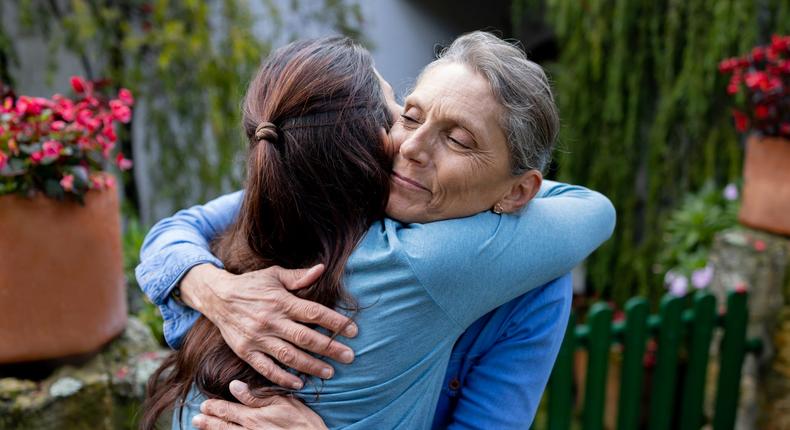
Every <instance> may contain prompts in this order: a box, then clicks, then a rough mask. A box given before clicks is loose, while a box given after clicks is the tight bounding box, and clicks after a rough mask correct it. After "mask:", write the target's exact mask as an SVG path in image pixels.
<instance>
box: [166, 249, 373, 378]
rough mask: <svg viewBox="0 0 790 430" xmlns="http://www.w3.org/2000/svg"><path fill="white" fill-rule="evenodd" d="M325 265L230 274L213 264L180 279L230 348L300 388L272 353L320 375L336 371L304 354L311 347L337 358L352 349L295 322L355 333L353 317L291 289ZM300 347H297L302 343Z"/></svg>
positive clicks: (347, 358) (349, 356)
mask: <svg viewBox="0 0 790 430" xmlns="http://www.w3.org/2000/svg"><path fill="white" fill-rule="evenodd" d="M323 271H324V266H323V265H322V264H319V265H317V266H314V267H312V268H310V269H299V270H287V269H283V268H282V267H279V266H272V267H268V268H266V269H262V270H257V271H254V272H248V273H244V274H241V275H234V274H231V273H229V272H226V271H224V270H222V269H218V268H216V267H215V266H213V265H211V264H202V265H199V266H196V267H193V268H192V269H191V270H190V271H189V272H187V275H186V276H185V277H184V279H183V280H182V281H181V287H180V288H181V295H182V298H183V299H184V301H185V302H186V303H187V305H189V306H191V307H193V308H194V309H196V310H198V311H200V312H201V313H202V314H203V315H205V316H206V317H207V318H208V319H209V320H211V322H213V323H214V325H216V326H217V327H218V328H219V330H220V332H221V333H222V337H223V339H225V342H226V343H227V344H228V346H230V348H231V349H232V350H233V352H235V353H236V355H238V356H239V358H241V359H242V360H244V361H246V362H247V363H248V364H249V365H250V366H252V367H253V368H255V370H257V371H258V372H259V373H260V374H261V375H263V376H264V377H266V378H267V379H269V380H270V381H272V382H273V383H275V384H277V385H280V386H282V387H286V388H293V389H299V388H301V387H302V385H303V383H302V381H301V379H299V378H298V377H297V376H295V375H293V374H291V373H288V372H286V371H285V370H284V369H282V368H280V367H279V366H277V365H276V364H275V363H274V361H272V359H274V360H277V361H278V362H280V363H282V364H284V365H285V366H287V367H291V368H293V369H296V370H298V371H300V372H304V373H307V374H310V375H313V376H317V377H320V378H323V379H329V378H331V377H332V376H333V375H334V369H333V368H332V367H331V366H330V365H329V364H327V363H325V362H323V361H321V360H319V359H317V358H315V357H313V356H311V355H309V354H307V353H306V352H305V351H303V350H306V351H312V352H314V353H316V354H320V355H323V356H326V357H329V358H332V359H334V360H336V361H339V362H341V363H350V362H352V361H353V360H354V352H353V351H352V350H351V349H350V348H349V347H347V346H345V345H343V344H341V343H340V342H337V341H333V340H331V339H330V338H329V337H328V336H325V335H323V334H321V333H319V332H317V331H315V330H312V329H310V328H308V327H306V326H304V325H303V324H299V323H298V322H295V321H299V322H303V323H310V324H317V325H319V326H321V327H324V328H326V329H328V330H330V331H332V332H339V331H341V330H342V335H344V336H346V337H354V336H356V334H357V326H356V325H355V324H354V323H353V322H351V320H350V319H349V318H347V317H345V316H343V315H340V314H339V313H337V312H335V311H334V310H332V309H329V308H327V307H325V306H322V305H320V304H318V303H315V302H312V301H309V300H304V299H300V298H298V297H296V296H294V295H293V294H292V293H291V292H290V291H289V290H297V289H299V288H304V287H307V286H309V285H311V284H313V283H314V282H315V281H316V280H317V279H318V277H319V276H321V273H323ZM300 348H301V349H300Z"/></svg>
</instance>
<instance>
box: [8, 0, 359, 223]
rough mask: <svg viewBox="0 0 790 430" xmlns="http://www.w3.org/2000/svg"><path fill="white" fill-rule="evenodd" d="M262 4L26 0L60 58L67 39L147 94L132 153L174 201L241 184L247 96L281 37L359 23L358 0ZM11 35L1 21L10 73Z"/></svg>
mask: <svg viewBox="0 0 790 430" xmlns="http://www.w3.org/2000/svg"><path fill="white" fill-rule="evenodd" d="M304 3H309V5H311V6H313V7H312V8H309V7H308V5H305V4H304ZM278 4H282V5H283V6H282V7H278V6H277V5H278ZM255 5H256V6H258V7H257V8H253V5H251V4H250V2H249V1H247V0H211V1H197V0H186V1H172V0H121V1H118V0H68V1H65V2H64V1H50V0H21V1H20V2H18V11H19V17H18V18H19V21H20V22H21V23H22V27H23V28H26V29H27V31H28V32H29V33H32V34H35V35H39V36H41V37H43V38H44V39H45V40H46V41H47V43H48V44H49V46H50V47H51V50H52V53H53V55H51V56H50V58H53V59H54V58H57V56H56V55H54V54H55V53H56V52H57V51H58V50H60V49H66V50H67V51H70V52H72V53H74V54H76V55H77V56H78V57H79V58H80V60H81V63H82V66H83V68H84V69H85V73H86V75H88V77H89V78H97V77H106V78H108V79H109V80H110V82H111V83H112V84H113V85H115V86H120V85H123V86H126V87H128V88H130V89H132V90H133V91H134V92H135V94H137V96H138V108H137V112H138V114H137V115H138V117H139V118H140V119H144V120H145V123H144V124H143V123H138V124H137V125H136V126H133V127H131V128H130V131H132V132H133V133H134V134H135V136H134V140H135V142H140V143H141V144H140V145H137V146H135V148H137V149H142V150H143V151H144V153H143V154H136V153H135V152H134V151H132V145H131V140H130V139H125V140H124V141H123V149H124V152H125V153H127V154H130V156H131V158H132V159H134V158H135V157H136V156H138V155H140V156H143V155H144V156H145V159H146V163H145V165H147V166H151V167H150V168H149V169H148V170H147V171H146V172H144V173H145V174H146V175H147V176H148V178H147V180H149V181H150V182H151V185H152V188H153V189H155V190H156V194H157V199H158V200H165V201H168V202H169V203H170V205H171V207H170V208H165V210H166V211H170V210H171V209H172V208H173V207H179V206H183V205H185V204H187V203H191V202H194V201H196V200H200V199H206V198H207V197H208V196H211V195H216V194H217V193H219V192H221V191H227V190H230V189H232V188H235V187H238V185H239V182H240V180H241V175H242V169H241V167H240V166H239V163H236V162H235V161H236V156H237V154H238V153H239V151H240V150H241V149H242V148H243V147H242V145H241V142H242V140H241V135H240V127H239V124H240V108H239V106H240V100H241V96H242V92H243V90H244V88H245V86H246V82H247V80H248V79H250V76H251V75H252V73H253V72H254V70H255V68H256V67H257V66H258V64H259V63H260V61H261V59H262V58H263V57H265V56H266V55H267V54H268V52H269V50H270V49H271V46H272V43H273V41H274V40H285V41H287V39H289V38H295V36H296V35H297V32H299V31H303V29H304V26H309V25H310V24H312V23H315V22H321V23H323V24H326V25H328V26H330V27H331V28H334V29H337V30H339V31H341V32H343V33H345V34H350V35H354V34H358V33H359V31H358V28H359V25H360V22H361V14H360V10H359V6H358V5H356V4H353V3H351V2H350V1H345V0H322V1H321V2H320V3H316V2H301V1H298V0H291V1H289V2H275V1H274V0H259V1H258V2H256V3H255ZM316 6H318V7H316ZM285 8H288V9H287V10H283V9H285ZM256 10H257V12H256ZM305 10H312V11H314V12H313V13H305V12H304V11H305ZM319 12H320V13H319ZM284 13H290V14H292V15H299V19H300V23H299V24H301V25H302V27H299V28H287V29H286V28H284V26H283V18H284V17H283V14H284ZM254 26H255V28H256V29H258V30H262V31H258V32H255V31H253V27H254ZM10 36H11V37H6V36H5V33H3V30H0V51H2V52H0V60H3V59H7V60H8V61H5V62H4V61H0V68H2V69H3V70H0V76H2V75H3V74H10V73H9V69H8V67H6V66H4V64H6V63H7V64H13V60H14V59H15V58H17V56H16V51H15V49H14V46H13V40H14V38H13V35H10ZM50 66H51V67H52V68H57V66H58V65H57V64H55V63H51V64H50ZM141 167H143V166H142V164H140V163H138V168H141ZM138 176H139V175H138ZM198 183H199V184H200V185H199V186H196V184H198ZM135 193H136V190H135V189H130V188H129V187H127V197H131V198H132V199H134V198H135V197H136V196H135ZM143 215H150V211H149V213H148V214H143Z"/></svg>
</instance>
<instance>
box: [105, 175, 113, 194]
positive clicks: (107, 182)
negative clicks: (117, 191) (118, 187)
mask: <svg viewBox="0 0 790 430" xmlns="http://www.w3.org/2000/svg"><path fill="white" fill-rule="evenodd" d="M104 186H105V187H107V189H108V190H112V189H114V188H115V177H114V176H113V175H104Z"/></svg>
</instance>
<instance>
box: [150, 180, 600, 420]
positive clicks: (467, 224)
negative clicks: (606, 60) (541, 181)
mask: <svg viewBox="0 0 790 430" xmlns="http://www.w3.org/2000/svg"><path fill="white" fill-rule="evenodd" d="M239 199H240V195H239V194H234V195H229V196H226V197H223V198H221V199H218V200H217V201H215V202H213V203H212V204H210V205H207V206H206V208H207V212H208V213H209V214H213V215H216V216H208V217H206V218H205V219H202V220H197V219H195V221H196V224H197V225H199V226H200V229H199V231H198V232H196V231H194V229H192V231H190V229H189V228H185V229H179V228H164V227H163V228H162V229H160V230H159V231H157V232H153V231H152V232H151V233H150V234H149V237H148V238H147V239H146V244H145V246H144V249H143V251H142V257H143V258H142V263H141V266H140V267H139V268H138V278H139V280H140V283H141V285H142V286H143V288H144V289H145V290H146V291H147V292H148V293H149V296H150V297H151V298H152V299H153V300H154V302H155V303H157V304H159V305H160V306H162V307H163V309H162V310H163V313H164V314H165V318H166V319H167V321H166V330H168V332H169V334H168V341H169V342H170V343H171V345H173V346H176V345H177V344H178V342H179V341H180V338H181V336H183V333H184V332H185V331H186V329H187V328H188V327H189V326H190V325H191V323H192V322H193V321H194V318H195V317H196V315H194V312H190V311H189V310H184V309H179V308H178V307H177V305H175V304H174V303H173V302H172V301H170V300H167V293H168V291H169V289H170V288H171V287H172V285H173V284H174V283H175V282H177V279H178V278H179V277H180V276H181V275H182V274H183V273H184V272H185V271H186V270H188V268H189V267H191V266H192V265H194V264H197V263H199V262H204V261H205V262H213V263H215V264H218V265H219V262H217V261H216V259H214V258H213V257H211V256H210V255H209V254H208V253H207V250H206V248H207V242H206V236H209V237H210V236H213V235H214V234H216V233H218V232H220V231H222V230H223V229H224V228H225V226H227V224H228V223H229V222H230V221H231V220H232V218H233V211H229V210H228V207H233V205H235V206H236V207H238V201H239ZM209 206H211V207H210V208H209ZM223 208H224V209H223ZM613 226H614V210H613V208H612V206H611V204H610V203H609V201H608V200H607V199H606V198H605V197H603V196H601V195H600V194H597V193H594V192H591V191H589V190H586V189H584V188H581V187H574V186H569V185H564V184H557V183H550V182H548V181H547V182H546V184H545V186H544V187H543V188H542V190H541V198H538V199H535V200H534V201H533V202H531V203H530V205H529V207H528V208H527V209H526V210H524V211H522V213H520V214H517V215H496V214H493V213H481V214H478V215H475V216H472V217H467V218H462V219H455V220H447V221H441V222H435V223H429V224H409V225H404V224H401V223H398V222H396V221H393V220H383V221H381V222H378V223H375V224H374V225H373V226H372V227H371V229H370V230H369V231H368V233H367V235H366V236H365V238H364V239H363V241H362V243H361V244H360V245H359V246H358V247H357V249H356V250H355V252H354V254H353V255H352V257H351V259H350V260H349V262H348V264H347V267H346V269H347V274H346V281H345V284H346V288H347V289H348V291H349V292H350V293H351V294H353V295H354V296H355V297H356V298H357V300H358V301H359V303H360V305H361V306H362V308H363V311H361V312H360V313H359V314H358V315H357V316H356V320H357V323H358V325H359V327H360V335H359V336H358V337H356V338H355V339H351V340H349V341H348V342H347V343H348V345H349V346H350V347H352V348H353V349H354V350H355V352H356V359H355V362H354V363H353V364H352V365H348V366H346V365H342V364H339V363H336V364H335V367H336V374H335V377H334V378H333V379H331V380H328V381H326V382H325V383H324V385H323V387H322V389H321V399H320V402H316V401H315V396H314V394H315V391H316V388H315V387H311V386H310V385H308V386H307V387H306V388H305V389H304V390H303V393H302V394H303V395H304V398H305V400H306V401H307V403H308V404H309V405H310V406H311V407H312V408H313V409H314V410H316V412H318V413H319V414H320V415H321V416H322V417H323V418H324V419H325V421H326V423H327V425H328V426H329V427H330V428H341V427H342V428H429V427H430V425H431V419H432V417H433V415H434V408H435V406H436V404H437V401H438V399H439V394H440V388H441V387H442V385H443V384H442V382H443V380H444V379H445V370H446V369H447V365H448V360H449V359H450V352H451V351H452V348H453V345H454V343H455V341H456V339H457V338H458V337H459V336H460V335H461V334H462V333H463V332H464V330H465V329H466V328H467V327H469V326H470V325H471V324H472V323H474V322H475V320H477V319H478V318H480V317H482V316H484V315H485V314H487V313H488V312H489V311H491V310H492V309H494V308H497V307H498V306H500V305H502V304H504V303H506V302H508V301H510V300H512V299H514V298H516V297H518V296H520V295H522V294H524V293H526V292H527V291H529V290H531V289H533V288H536V287H538V286H540V285H543V284H545V283H547V282H548V281H550V280H551V279H554V278H556V277H558V276H560V275H562V274H563V273H566V272H567V271H569V270H570V268H571V267H573V266H574V265H575V264H577V263H579V262H580V261H581V260H582V259H583V258H585V257H586V256H587V255H588V254H589V253H590V252H591V251H592V250H593V249H595V248H596V247H597V246H598V245H600V243H602V242H603V241H604V240H605V239H606V238H608V237H609V235H610V234H611V231H612V228H613ZM201 231H202V233H206V232H208V234H207V235H205V234H201ZM212 233H213V234H212ZM179 250H180V251H179ZM175 255H180V257H178V258H177V259H178V260H179V261H174V260H175V259H176V258H175V257H174V256H175ZM170 281H172V282H170ZM563 324H564V321H563ZM552 359H553V357H552ZM541 389H542V387H541Z"/></svg>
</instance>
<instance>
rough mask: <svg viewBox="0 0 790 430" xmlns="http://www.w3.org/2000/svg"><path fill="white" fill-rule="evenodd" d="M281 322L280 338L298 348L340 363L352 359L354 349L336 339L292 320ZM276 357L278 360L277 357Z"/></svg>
mask: <svg viewBox="0 0 790 430" xmlns="http://www.w3.org/2000/svg"><path fill="white" fill-rule="evenodd" d="M281 324H282V326H281V328H280V330H281V333H282V338H283V339H284V340H286V341H288V342H290V343H292V344H294V345H296V346H297V347H299V348H300V349H304V350H306V351H310V352H314V353H316V354H320V355H323V356H326V357H329V358H331V359H333V360H335V361H338V362H340V363H346V364H348V363H351V362H352V361H354V351H352V350H351V348H349V347H348V346H346V345H343V344H342V343H340V342H338V341H337V340H332V339H331V338H330V337H329V336H326V335H324V334H321V333H319V332H317V331H316V330H313V329H311V328H309V327H305V326H304V325H302V324H298V323H295V322H293V321H283V322H282V323H281ZM289 346H290V345H289ZM276 358H277V359H278V360H279V357H276ZM291 367H294V366H291ZM294 368H295V367H294ZM308 373H310V374H311V375H312V374H313V373H311V372H308ZM315 376H321V375H315ZM325 379H326V378H325Z"/></svg>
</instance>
